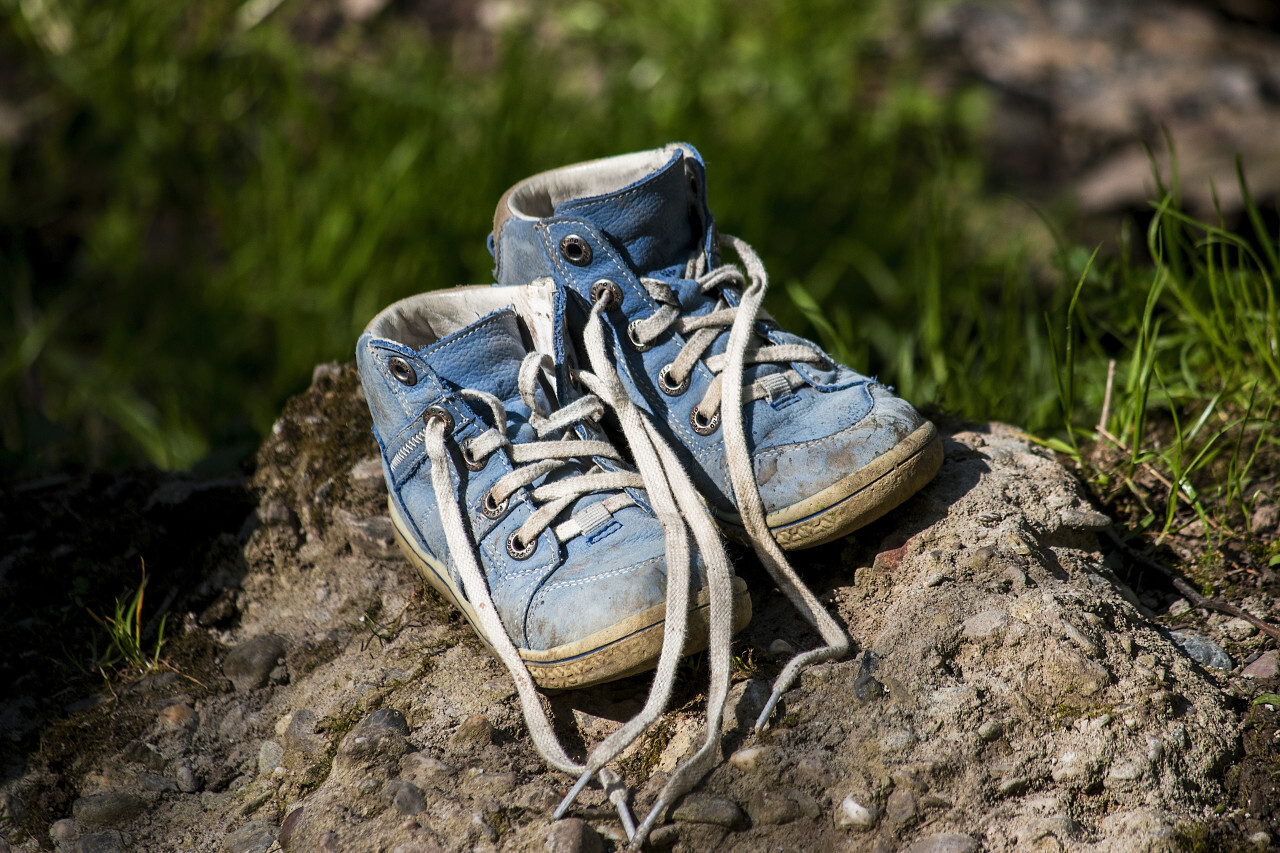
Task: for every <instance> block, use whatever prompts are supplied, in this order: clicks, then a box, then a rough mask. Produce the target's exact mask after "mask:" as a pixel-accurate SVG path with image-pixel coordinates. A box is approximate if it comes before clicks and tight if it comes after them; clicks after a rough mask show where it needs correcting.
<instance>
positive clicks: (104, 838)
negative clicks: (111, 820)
mask: <svg viewBox="0 0 1280 853" xmlns="http://www.w3.org/2000/svg"><path fill="white" fill-rule="evenodd" d="M132 844H133V840H132V839H131V838H130V837H129V836H128V835H125V834H124V833H123V832H117V831H116V830H114V829H113V830H110V831H108V832H91V833H89V834H87V835H82V836H80V840H79V841H77V842H76V851H77V853H124V851H126V850H128V849H129V847H130V846H131V845H132Z"/></svg>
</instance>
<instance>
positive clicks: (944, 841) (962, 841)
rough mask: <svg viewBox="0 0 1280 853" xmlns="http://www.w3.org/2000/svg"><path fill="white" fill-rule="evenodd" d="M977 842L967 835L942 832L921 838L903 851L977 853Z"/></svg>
mask: <svg viewBox="0 0 1280 853" xmlns="http://www.w3.org/2000/svg"><path fill="white" fill-rule="evenodd" d="M977 849H978V842H976V841H974V840H973V839H972V838H970V837H969V836H967V835H957V834H954V833H944V834H942V835H933V836H930V837H929V838H922V839H920V840H919V841H917V842H916V843H915V844H912V845H911V846H910V847H908V848H907V849H906V850H904V851H903V853H977Z"/></svg>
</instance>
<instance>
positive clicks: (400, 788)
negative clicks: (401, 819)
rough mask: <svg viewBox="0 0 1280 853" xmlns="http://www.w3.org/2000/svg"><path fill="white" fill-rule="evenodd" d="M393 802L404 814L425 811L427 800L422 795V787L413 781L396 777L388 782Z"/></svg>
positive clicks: (397, 809)
mask: <svg viewBox="0 0 1280 853" xmlns="http://www.w3.org/2000/svg"><path fill="white" fill-rule="evenodd" d="M387 789H388V791H389V793H390V794H391V804H392V805H393V806H395V808H396V811H398V812H400V814H403V815H416V814H420V813H421V812H423V811H425V810H426V808H427V800H426V798H425V797H423V796H422V789H421V788H419V787H418V786H417V785H415V784H413V783H412V782H405V781H403V780H400V779H396V780H393V781H391V782H390V783H388V785H387Z"/></svg>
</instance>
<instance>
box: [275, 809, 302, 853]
mask: <svg viewBox="0 0 1280 853" xmlns="http://www.w3.org/2000/svg"><path fill="white" fill-rule="evenodd" d="M304 808H305V807H304V806H298V807H297V808H296V809H294V810H293V811H291V812H289V814H288V815H286V816H285V819H284V821H283V822H282V823H281V824H280V836H279V837H278V838H277V839H276V840H277V841H279V842H280V847H281V849H283V850H288V849H289V847H290V845H291V844H292V843H293V834H294V833H295V832H297V831H298V827H300V826H301V825H302V818H303V815H304V814H306V812H305V811H304Z"/></svg>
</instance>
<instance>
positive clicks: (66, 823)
mask: <svg viewBox="0 0 1280 853" xmlns="http://www.w3.org/2000/svg"><path fill="white" fill-rule="evenodd" d="M49 839H50V840H51V841H52V842H53V843H54V846H58V845H62V844H70V843H71V842H73V841H75V840H76V822H75V821H74V820H72V819H71V818H69V817H64V818H63V819H62V820H55V821H54V822H53V823H51V824H49Z"/></svg>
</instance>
